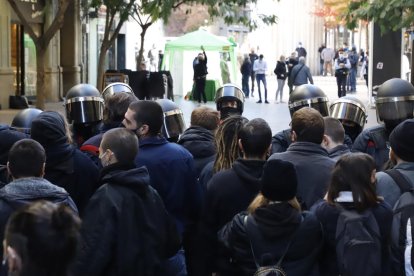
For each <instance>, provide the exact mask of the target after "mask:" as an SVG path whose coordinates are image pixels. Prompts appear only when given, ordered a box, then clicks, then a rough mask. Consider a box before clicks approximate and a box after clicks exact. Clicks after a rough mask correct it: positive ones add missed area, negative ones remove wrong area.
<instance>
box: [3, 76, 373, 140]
mask: <svg viewBox="0 0 414 276" xmlns="http://www.w3.org/2000/svg"><path fill="white" fill-rule="evenodd" d="M313 79H314V83H315V85H317V86H319V87H320V88H321V89H322V90H323V91H324V92H325V94H326V95H327V96H328V98H329V100H330V102H333V101H335V100H336V99H337V98H338V96H337V88H336V79H335V77H331V76H327V77H322V76H315V77H313ZM267 84H268V101H269V102H270V104H264V103H262V104H257V103H256V101H257V100H258V99H259V96H258V92H257V87H256V85H255V90H256V91H255V92H254V97H250V98H249V99H246V102H245V106H244V113H243V115H244V116H245V117H246V118H248V119H253V118H259V117H260V118H263V119H265V120H266V121H267V122H268V123H269V125H270V127H271V128H272V131H273V133H276V132H277V131H280V130H283V129H286V128H288V127H289V123H290V121H291V118H290V113H289V109H288V105H287V102H288V100H289V89H288V87H287V85H285V89H284V93H283V101H284V102H285V103H281V104H276V103H275V102H274V99H275V93H276V87H277V81H276V76H275V75H271V76H267ZM262 90H263V88H262ZM367 90H368V89H367V87H366V86H365V81H364V80H360V79H358V80H357V92H356V93H353V94H349V95H354V96H356V97H358V98H359V99H360V100H361V101H362V102H364V103H365V104H366V107H367V108H366V109H367V113H368V122H367V124H366V127H370V126H374V125H377V124H378V123H377V120H376V114H375V109H374V108H371V107H369V106H368V100H369V99H368V92H367ZM176 93H177V91H176ZM262 99H263V100H264V92H263V91H262ZM176 103H177V104H178V105H179V106H180V107H181V109H182V111H183V113H184V118H185V121H186V124H187V127H188V126H189V125H190V116H191V112H192V110H193V109H194V108H195V107H197V103H196V102H192V101H187V100H184V99H183V98H182V97H179V96H176ZM206 105H207V106H210V107H212V108H215V103H214V102H208V103H207V104H206ZM46 110H55V111H58V112H61V113H62V114H65V109H64V106H63V102H54V103H47V104H46ZM18 111H19V110H12V109H3V110H0V123H2V124H10V123H11V121H12V120H13V117H14V115H15V114H16V113H17V112H18Z"/></svg>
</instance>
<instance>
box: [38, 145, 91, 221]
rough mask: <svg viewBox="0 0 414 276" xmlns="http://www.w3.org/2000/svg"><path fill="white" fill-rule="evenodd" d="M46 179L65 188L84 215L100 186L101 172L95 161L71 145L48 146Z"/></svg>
mask: <svg viewBox="0 0 414 276" xmlns="http://www.w3.org/2000/svg"><path fill="white" fill-rule="evenodd" d="M45 150H46V160H47V162H46V174H45V176H44V177H45V178H46V179H47V180H49V181H50V182H52V183H53V184H56V185H58V186H60V187H62V188H64V189H65V190H66V191H67V192H68V193H69V194H70V196H71V197H72V198H73V200H74V201H75V203H76V206H78V209H79V214H81V215H82V214H83V210H84V209H85V206H86V204H87V203H88V200H89V198H90V197H91V196H92V194H93V193H94V192H95V190H96V188H97V184H98V178H99V170H98V167H97V166H96V165H95V164H94V163H93V161H92V160H91V159H90V158H89V157H88V156H86V155H85V154H84V153H82V152H81V151H80V150H78V149H76V148H75V147H74V146H72V145H69V144H61V145H51V146H46V147H45Z"/></svg>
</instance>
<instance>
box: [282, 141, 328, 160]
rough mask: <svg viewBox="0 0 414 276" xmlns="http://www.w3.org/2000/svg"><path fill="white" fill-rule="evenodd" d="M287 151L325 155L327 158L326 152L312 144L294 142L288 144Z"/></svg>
mask: <svg viewBox="0 0 414 276" xmlns="http://www.w3.org/2000/svg"><path fill="white" fill-rule="evenodd" d="M287 151H301V152H309V153H316V154H321V155H325V156H326V157H329V155H328V151H327V150H326V149H324V148H323V147H322V146H321V145H319V144H315V143H312V142H294V143H292V144H290V146H289V148H288V149H287Z"/></svg>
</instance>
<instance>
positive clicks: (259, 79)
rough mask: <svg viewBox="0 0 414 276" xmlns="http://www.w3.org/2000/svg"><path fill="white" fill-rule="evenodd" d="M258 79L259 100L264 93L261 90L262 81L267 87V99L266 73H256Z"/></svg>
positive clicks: (265, 86) (265, 87)
mask: <svg viewBox="0 0 414 276" xmlns="http://www.w3.org/2000/svg"><path fill="white" fill-rule="evenodd" d="M256 80H257V90H258V91H259V100H260V101H261V100H262V93H261V92H260V81H262V82H263V86H264V89H265V101H267V83H266V75H265V74H256Z"/></svg>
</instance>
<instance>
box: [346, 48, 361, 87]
mask: <svg viewBox="0 0 414 276" xmlns="http://www.w3.org/2000/svg"><path fill="white" fill-rule="evenodd" d="M348 60H349V63H350V64H351V68H349V75H348V83H347V91H349V92H352V93H354V92H356V76H357V71H358V61H359V55H358V53H357V51H356V47H355V46H353V47H352V50H351V52H350V53H349V54H348Z"/></svg>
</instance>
